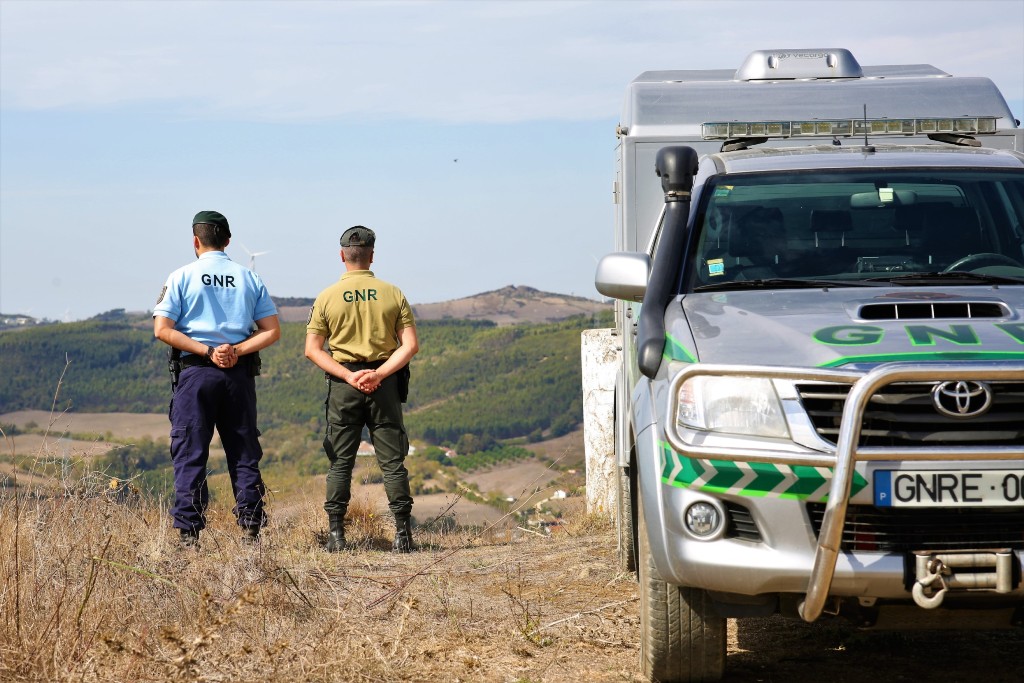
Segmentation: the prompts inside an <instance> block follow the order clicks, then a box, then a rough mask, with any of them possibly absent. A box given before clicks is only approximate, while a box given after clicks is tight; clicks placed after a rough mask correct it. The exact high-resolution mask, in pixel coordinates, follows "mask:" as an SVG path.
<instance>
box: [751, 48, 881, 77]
mask: <svg viewBox="0 0 1024 683" xmlns="http://www.w3.org/2000/svg"><path fill="white" fill-rule="evenodd" d="M863 76H864V70H863V69H861V68H860V63H859V62H857V58H856V57H854V56H853V55H852V54H851V53H850V51H849V50H845V49H843V48H827V49H820V50H818V49H812V50H757V51H756V52H751V53H750V54H749V55H748V56H747V58H746V59H745V60H744V61H743V66H741V67H740V68H739V70H737V71H736V76H735V80H737V81H777V80H780V79H789V78H862V77H863Z"/></svg>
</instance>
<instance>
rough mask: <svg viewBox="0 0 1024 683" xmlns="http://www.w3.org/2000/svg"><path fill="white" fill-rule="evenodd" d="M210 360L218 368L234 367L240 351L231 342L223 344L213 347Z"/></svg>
mask: <svg viewBox="0 0 1024 683" xmlns="http://www.w3.org/2000/svg"><path fill="white" fill-rule="evenodd" d="M210 360H211V361H213V364H214V365H216V366H217V367H218V368H233V367H235V365H236V364H237V363H238V352H237V351H235V347H234V346H232V345H231V344H221V345H220V346H217V347H215V348H214V349H213V353H212V354H210Z"/></svg>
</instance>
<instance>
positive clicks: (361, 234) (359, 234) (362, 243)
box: [341, 225, 377, 248]
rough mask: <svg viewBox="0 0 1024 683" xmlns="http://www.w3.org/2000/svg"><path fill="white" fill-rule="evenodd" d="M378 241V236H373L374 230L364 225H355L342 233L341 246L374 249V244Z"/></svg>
mask: <svg viewBox="0 0 1024 683" xmlns="http://www.w3.org/2000/svg"><path fill="white" fill-rule="evenodd" d="M376 239H377V236H376V235H374V234H373V230H370V229H369V228H367V227H364V226H362V225H353V226H352V227H351V228H349V229H348V230H346V231H345V232H343V233H341V246H343V247H370V248H373V243H374V241H375V240H376Z"/></svg>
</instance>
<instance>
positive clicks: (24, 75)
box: [0, 0, 1024, 321]
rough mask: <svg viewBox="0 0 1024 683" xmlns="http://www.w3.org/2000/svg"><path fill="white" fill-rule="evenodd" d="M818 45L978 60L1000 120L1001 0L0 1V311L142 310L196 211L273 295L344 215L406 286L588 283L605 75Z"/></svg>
mask: <svg viewBox="0 0 1024 683" xmlns="http://www.w3.org/2000/svg"><path fill="white" fill-rule="evenodd" d="M823 47H842V48H847V49H849V50H850V51H851V52H852V53H853V54H854V56H855V57H856V58H857V59H858V60H859V61H860V63H861V64H864V65H879V64H900V63H905V64H919V63H927V64H932V65H933V66H935V67H937V68H939V69H942V70H944V71H946V72H948V73H951V74H953V75H957V76H985V77H988V78H991V79H992V80H993V81H994V82H995V84H996V85H997V86H998V87H999V88H1000V90H1001V91H1002V92H1003V95H1004V97H1005V98H1006V100H1007V102H1008V104H1009V106H1010V109H1011V111H1013V113H1014V115H1015V116H1016V117H1017V118H1018V119H1024V0H994V1H993V0H973V1H972V2H970V3H966V4H965V3H963V2H961V1H959V0H958V1H956V2H945V1H943V0H935V1H930V2H926V1H924V0H902V1H900V0H884V1H882V2H877V1H875V0H856V1H846V0H832V1H829V2H821V1H820V0H814V1H806V2H803V1H798V2H787V1H778V2H754V1H753V0H741V1H738V2H731V1H716V2H708V1H707V0H703V1H700V2H691V1H689V0H686V1H678V2H642V1H635V2H619V1H616V0H603V1H594V2H587V1H574V2H561V1H549V2H542V1H540V0H533V1H520V2H483V1H473V0H461V1H456V2H441V1H438V2H427V1H416V2H398V1H394V2H388V1H379V2H358V1H348V2H341V1H337V2H332V1H330V0H320V1H317V2H301V1H294V2H276V1H273V0H263V1H259V2H247V1H244V0H236V1H227V0H220V1H217V2H190V1H180V2H165V1H161V0H146V1H136V2H119V1H114V0H104V1H102V2H99V1H91V0H82V1H78V2H63V1H57V0H0V313H4V314H8V315H10V314H25V315H30V316H32V317H35V318H39V319H43V318H45V319H50V320H61V321H71V320H80V319H84V318H88V317H91V316H94V315H96V314H98V313H102V312H106V311H110V310H113V309H118V308H124V309H127V310H128V311H148V310H152V307H153V305H154V304H155V302H156V299H157V296H158V294H159V293H160V289H161V287H162V285H163V282H164V280H165V279H166V277H167V275H168V273H170V272H171V271H172V270H174V269H176V268H178V267H180V266H182V265H185V264H186V263H187V262H189V261H190V260H191V259H192V258H194V254H193V252H192V237H191V227H190V226H191V221H192V217H193V216H194V215H195V213H196V212H197V211H200V210H217V211H220V212H222V213H223V214H225V215H226V216H227V218H228V220H229V221H230V223H231V230H232V234H233V237H232V242H231V244H230V245H229V246H228V248H227V253H228V255H229V256H230V257H231V258H233V259H234V260H236V261H239V262H242V263H245V264H247V265H248V264H250V263H252V258H251V257H250V255H249V254H250V253H253V252H255V253H258V254H259V255H258V256H256V257H255V267H256V270H257V271H258V272H259V274H260V275H261V277H262V278H263V279H264V281H265V282H266V284H267V287H268V288H269V290H270V292H271V294H273V295H274V296H278V297H314V296H316V294H317V293H318V292H319V291H320V290H321V289H323V288H324V287H326V286H328V285H329V284H331V283H332V282H334V281H335V280H336V279H337V277H338V276H339V275H340V273H341V272H342V266H341V263H340V260H339V257H338V238H339V237H340V235H341V233H342V231H344V229H345V228H347V227H349V226H351V225H355V224H362V225H366V226H369V227H371V228H372V229H373V230H375V231H376V233H377V244H376V252H375V253H376V256H375V263H374V266H373V270H374V272H375V273H376V274H377V275H378V277H382V278H384V279H386V280H389V281H391V282H393V283H395V284H396V285H398V286H399V287H401V288H402V289H403V291H404V292H405V294H406V296H407V298H408V299H409V301H410V302H411V303H413V304H419V303H433V302H439V301H446V300H449V299H456V298H461V297H466V296H471V295H474V294H478V293H481V292H486V291H491V290H495V289H499V288H501V287H504V286H506V285H518V286H530V287H535V288H537V289H540V290H543V291H548V292H555V293H560V294H573V295H576V296H584V297H587V298H592V299H598V298H600V295H598V293H597V292H596V290H595V289H594V286H593V276H594V267H595V265H596V262H597V259H598V258H599V257H600V256H601V255H603V254H605V253H607V252H608V251H611V250H612V248H613V245H614V241H613V230H614V212H613V205H612V194H611V187H612V180H613V177H614V158H615V157H614V154H615V125H616V123H617V121H618V118H619V113H620V111H621V107H622V102H623V96H624V93H625V88H626V85H627V84H628V83H629V81H630V80H632V79H633V78H634V77H635V76H637V75H638V74H640V73H641V72H643V71H648V70H665V69H735V68H738V67H739V65H740V64H741V63H742V61H743V59H744V57H746V55H747V54H748V53H750V52H751V51H753V50H759V49H779V48H823Z"/></svg>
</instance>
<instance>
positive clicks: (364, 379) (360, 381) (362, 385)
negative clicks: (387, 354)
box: [345, 368, 381, 394]
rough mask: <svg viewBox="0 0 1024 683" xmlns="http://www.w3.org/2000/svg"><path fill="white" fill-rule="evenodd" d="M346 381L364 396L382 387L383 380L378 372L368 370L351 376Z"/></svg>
mask: <svg viewBox="0 0 1024 683" xmlns="http://www.w3.org/2000/svg"><path fill="white" fill-rule="evenodd" d="M345 381H346V382H348V383H349V384H350V385H351V386H353V387H355V388H356V389H358V390H359V391H361V392H363V393H364V394H372V393H373V392H375V391H376V390H377V387H379V386H380V383H381V378H380V376H379V375H378V374H377V371H376V370H373V369H369V368H367V369H365V370H356V371H355V372H353V373H351V374H349V376H348V377H346V378H345Z"/></svg>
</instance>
